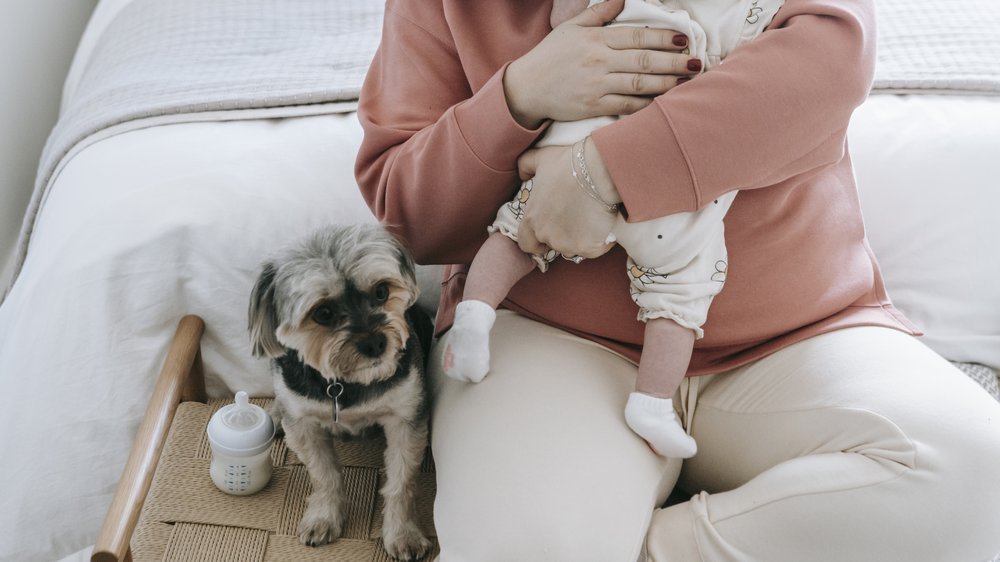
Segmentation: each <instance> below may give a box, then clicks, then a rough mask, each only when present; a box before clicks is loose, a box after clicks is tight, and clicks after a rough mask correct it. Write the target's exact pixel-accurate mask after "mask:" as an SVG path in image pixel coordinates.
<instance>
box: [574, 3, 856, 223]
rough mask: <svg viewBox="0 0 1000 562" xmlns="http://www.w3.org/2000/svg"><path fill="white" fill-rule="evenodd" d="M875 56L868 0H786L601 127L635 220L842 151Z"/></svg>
mask: <svg viewBox="0 0 1000 562" xmlns="http://www.w3.org/2000/svg"><path fill="white" fill-rule="evenodd" d="M874 57H875V14H874V6H873V4H872V2H871V0H788V1H787V3H786V4H785V6H784V7H783V8H782V9H781V10H779V11H778V13H777V15H776V16H775V18H774V21H773V22H772V23H771V26H770V29H769V30H768V31H765V32H764V33H763V34H762V35H761V36H760V37H758V38H757V39H755V40H754V41H752V42H750V43H748V44H746V45H743V46H742V47H740V48H738V49H736V50H734V51H733V52H732V53H731V54H730V56H729V57H728V58H727V59H726V61H725V62H724V63H723V64H721V65H719V66H718V67H716V68H715V69H713V70H712V71H710V72H708V73H706V74H705V75H703V76H699V77H698V78H696V79H695V80H692V81H691V82H690V83H689V84H687V85H684V86H682V87H679V88H677V89H676V90H674V91H672V92H670V93H669V94H668V95H663V96H660V97H659V98H657V99H656V101H655V103H653V104H652V105H650V106H649V107H647V108H645V109H643V110H641V111H638V112H636V113H635V114H633V115H631V116H628V117H625V118H622V119H621V120H619V121H617V122H615V123H613V124H610V125H608V126H606V127H604V128H602V129H601V130H599V131H597V132H595V133H594V135H593V139H594V141H595V145H596V146H597V148H598V151H599V152H600V159H599V161H600V162H603V166H605V167H606V168H607V172H608V173H609V174H610V176H611V178H612V179H613V180H614V184H615V187H616V188H617V190H618V193H619V194H620V196H621V198H622V200H623V201H624V204H625V207H626V209H628V212H629V220H630V221H641V220H648V219H652V218H656V217H659V216H663V215H666V214H671V213H676V212H681V211H693V210H695V209H698V208H700V207H702V206H704V205H706V204H708V203H710V202H711V201H713V200H714V199H715V198H717V197H718V196H719V195H721V194H723V193H726V192H729V191H732V190H734V189H754V188H759V187H765V186H769V185H774V184H776V183H780V182H782V181H784V180H787V179H789V178H791V177H793V176H796V175H799V174H803V173H806V172H808V171H810V170H814V169H818V168H820V167H822V166H825V165H828V164H832V163H834V162H837V161H839V160H840V159H841V158H842V157H843V153H844V150H845V139H846V133H847V125H848V121H849V119H850V116H851V113H852V112H853V111H854V109H855V107H857V106H858V105H860V104H861V102H862V101H864V99H865V97H866V96H867V94H868V90H869V88H870V86H871V81H872V75H873V73H874Z"/></svg>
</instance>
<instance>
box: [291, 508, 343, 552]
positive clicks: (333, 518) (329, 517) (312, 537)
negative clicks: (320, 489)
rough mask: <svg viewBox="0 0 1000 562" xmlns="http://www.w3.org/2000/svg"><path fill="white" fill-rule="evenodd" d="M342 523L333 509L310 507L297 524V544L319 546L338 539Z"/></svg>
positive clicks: (341, 530)
mask: <svg viewBox="0 0 1000 562" xmlns="http://www.w3.org/2000/svg"><path fill="white" fill-rule="evenodd" d="M343 532H344V521H343V519H342V518H341V517H340V514H339V513H338V512H337V511H336V510H335V509H313V508H312V507H310V508H309V509H307V510H306V514H305V515H303V516H302V521H300V522H299V542H301V543H302V544H304V545H306V546H320V545H323V544H326V543H329V542H333V541H335V540H337V539H339V538H340V535H341V534H342V533H343Z"/></svg>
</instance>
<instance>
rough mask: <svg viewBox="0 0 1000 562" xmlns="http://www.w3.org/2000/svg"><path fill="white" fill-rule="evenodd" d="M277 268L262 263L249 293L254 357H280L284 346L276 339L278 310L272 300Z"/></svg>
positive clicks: (250, 326) (283, 352)
mask: <svg viewBox="0 0 1000 562" xmlns="http://www.w3.org/2000/svg"><path fill="white" fill-rule="evenodd" d="M277 271H278V270H277V269H276V268H275V267H274V264H273V263H266V264H264V267H263V269H262V270H261V272H260V276H259V277H258V278H257V282H256V283H255V284H254V286H253V291H251V293H250V310H249V314H248V315H249V317H250V323H249V326H248V329H249V331H250V344H251V345H252V346H253V354H254V357H281V356H282V355H284V354H285V351H286V350H285V347H284V346H283V345H281V342H279V341H278V337H277V335H275V332H276V331H277V329H278V311H277V309H276V308H275V302H274V277H275V275H276V274H277Z"/></svg>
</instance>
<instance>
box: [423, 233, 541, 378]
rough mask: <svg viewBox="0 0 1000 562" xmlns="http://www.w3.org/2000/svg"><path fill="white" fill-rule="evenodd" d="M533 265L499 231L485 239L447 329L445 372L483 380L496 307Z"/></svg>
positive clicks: (454, 375) (488, 357) (444, 357)
mask: <svg viewBox="0 0 1000 562" xmlns="http://www.w3.org/2000/svg"><path fill="white" fill-rule="evenodd" d="M534 268H535V261H534V260H533V259H532V258H531V256H530V255H529V254H526V253H524V252H522V251H521V248H519V247H518V245H517V242H514V241H513V240H511V239H510V238H507V237H506V236H504V235H503V234H500V233H499V232H495V233H493V234H491V235H490V237H489V238H487V239H486V243H484V244H483V246H482V248H480V249H479V252H478V253H477V254H476V257H475V258H473V260H472V265H471V266H470V267H469V276H468V277H467V278H466V280H465V293H464V294H463V295H462V302H460V303H458V307H457V308H456V309H455V322H454V324H452V327H451V330H449V332H448V336H447V337H448V341H447V342H446V344H445V348H444V355H443V364H442V370H443V371H444V372H445V374H447V375H448V376H449V377H452V378H454V379H458V380H463V381H467V382H479V381H481V380H483V377H485V376H486V373H487V372H489V370H490V330H491V329H492V328H493V321H494V320H495V319H496V308H497V307H498V306H500V303H501V302H502V301H503V299H504V298H506V297H507V293H509V292H510V290H511V288H512V287H513V286H514V284H515V283H517V282H518V281H519V280H520V279H521V278H522V277H524V276H525V275H527V274H528V273H530V272H531V270H532V269H534Z"/></svg>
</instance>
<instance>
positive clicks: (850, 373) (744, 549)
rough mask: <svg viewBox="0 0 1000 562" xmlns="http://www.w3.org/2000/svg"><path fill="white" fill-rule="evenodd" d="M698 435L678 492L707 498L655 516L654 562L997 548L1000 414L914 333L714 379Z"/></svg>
mask: <svg viewBox="0 0 1000 562" xmlns="http://www.w3.org/2000/svg"><path fill="white" fill-rule="evenodd" d="M690 429H691V432H692V434H693V435H694V437H695V438H696V439H697V440H698V445H699V447H698V449H699V450H698V455H697V456H696V457H694V458H693V459H690V460H689V461H688V462H687V463H686V464H685V466H684V469H683V473H682V476H681V486H682V487H683V488H684V489H687V490H691V491H695V492H699V494H698V495H696V496H695V497H694V498H693V499H692V500H691V501H690V502H686V503H684V504H680V505H678V506H673V507H671V508H669V509H666V510H661V511H659V512H658V513H657V514H656V516H655V517H654V521H653V525H652V528H651V531H650V551H651V552H654V553H657V555H656V556H654V559H655V560H688V558H680V557H672V556H671V552H680V549H679V548H677V547H678V546H679V545H682V544H685V545H686V546H687V547H689V548H691V547H693V548H694V549H695V550H697V552H699V553H700V556H701V557H703V558H704V559H705V560H713V561H714V560H740V561H744V560H767V561H781V560H851V561H855V560H907V561H910V562H914V561H920V560H927V561H942V560H947V561H955V562H962V561H967V562H976V561H977V560H985V559H987V558H988V557H991V556H993V555H995V554H996V551H998V550H1000V534H998V533H997V529H1000V480H998V479H997V477H996V470H997V467H998V466H1000V405H998V404H997V402H996V401H995V400H993V399H992V397H990V396H989V395H988V394H987V393H986V392H984V391H983V390H982V389H981V388H980V387H979V386H978V385H977V384H976V383H974V382H973V381H971V380H970V379H969V378H968V377H966V376H965V375H964V374H963V373H961V372H960V371H958V370H957V369H955V368H954V367H953V366H951V365H950V364H949V363H948V362H947V361H945V360H944V359H942V358H941V357H939V356H937V355H936V354H934V353H933V352H932V351H930V350H929V349H928V348H926V347H925V346H924V345H923V344H921V343H919V341H917V340H916V339H914V338H912V337H910V336H908V335H905V334H902V333H900V332H896V331H894V330H890V329H885V328H872V327H869V328H853V329H848V330H841V331H838V332H834V333H831V334H826V335H822V336H818V337H815V338H812V339H810V340H807V341H804V342H800V343H798V344H795V345H793V346H790V347H788V348H786V349H784V350H782V351H779V352H777V353H775V354H773V355H771V356H769V357H766V358H764V359H762V360H759V361H757V362H756V363H754V364H752V365H749V366H746V367H742V368H739V369H736V370H735V371H733V372H731V373H727V374H724V375H718V376H714V377H711V378H710V379H706V380H705V381H703V382H702V383H701V384H700V388H699V394H698V398H697V401H696V405H695V406H694V416H693V421H692V423H691V428H690ZM654 543H655V544H654ZM687 552H693V551H692V550H688V551H687Z"/></svg>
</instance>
